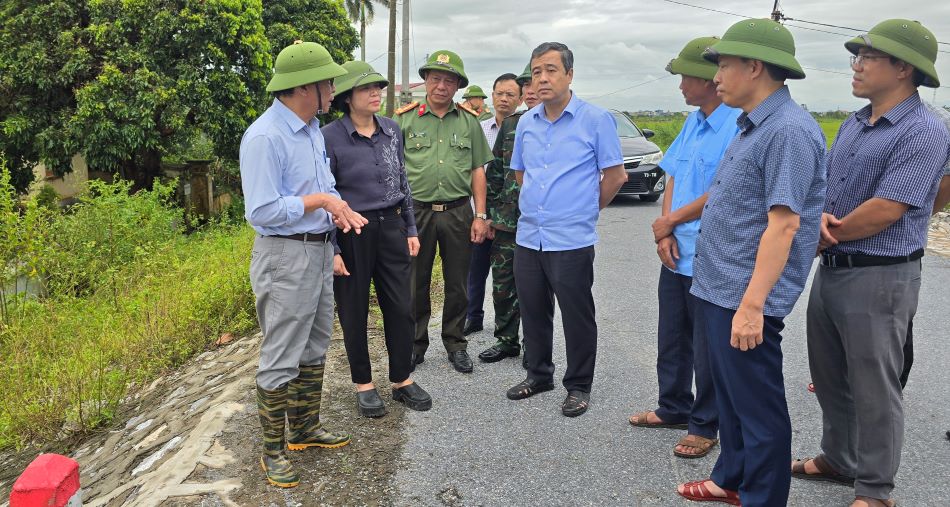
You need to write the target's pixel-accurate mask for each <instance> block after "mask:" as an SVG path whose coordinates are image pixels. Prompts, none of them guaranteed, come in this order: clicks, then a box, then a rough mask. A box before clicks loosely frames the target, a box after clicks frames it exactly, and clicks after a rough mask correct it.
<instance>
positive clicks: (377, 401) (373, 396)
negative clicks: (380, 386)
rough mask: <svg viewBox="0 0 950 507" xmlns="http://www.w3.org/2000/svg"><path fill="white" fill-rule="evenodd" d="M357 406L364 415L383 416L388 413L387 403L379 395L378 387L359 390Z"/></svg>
mask: <svg viewBox="0 0 950 507" xmlns="http://www.w3.org/2000/svg"><path fill="white" fill-rule="evenodd" d="M356 408H357V409H358V410H359V412H360V415H361V416H363V417H382V416H384V415H386V404H385V403H383V399H382V398H380V397H379V392H377V391H376V389H370V390H369V391H357V393H356Z"/></svg>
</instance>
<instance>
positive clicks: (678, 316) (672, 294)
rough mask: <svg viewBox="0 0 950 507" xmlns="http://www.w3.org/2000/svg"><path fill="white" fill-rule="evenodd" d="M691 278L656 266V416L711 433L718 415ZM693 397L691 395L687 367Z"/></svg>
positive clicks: (698, 432) (694, 431) (703, 434)
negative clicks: (657, 317) (690, 290)
mask: <svg viewBox="0 0 950 507" xmlns="http://www.w3.org/2000/svg"><path fill="white" fill-rule="evenodd" d="M692 285H693V278H692V277H689V276H685V275H681V274H679V273H674V272H673V271H670V270H669V269H667V268H665V267H661V268H660V283H659V285H658V288H657V295H658V297H659V314H660V315H659V317H660V319H659V326H658V328H657V356H656V376H657V379H658V380H659V387H660V398H659V400H658V408H657V409H656V415H657V417H659V418H660V419H662V420H663V421H664V422H667V423H670V424H679V423H684V422H689V434H690V435H699V436H701V437H706V438H716V433H717V432H718V430H719V417H718V411H717V410H716V393H715V390H714V388H713V381H712V373H710V371H709V351H708V348H707V345H706V333H705V331H704V330H703V328H702V326H699V325H697V322H696V321H697V319H696V318H695V313H696V312H695V305H696V303H695V302H696V296H694V295H692V294H690V293H689V289H690V287H691V286H692ZM694 370H695V371H696V396H695V398H694V397H693V371H694Z"/></svg>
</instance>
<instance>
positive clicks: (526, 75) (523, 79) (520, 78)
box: [515, 62, 531, 86]
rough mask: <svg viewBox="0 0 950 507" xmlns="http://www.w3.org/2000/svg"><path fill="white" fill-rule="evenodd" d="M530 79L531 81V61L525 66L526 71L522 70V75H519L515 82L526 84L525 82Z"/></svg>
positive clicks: (521, 84) (520, 84)
mask: <svg viewBox="0 0 950 507" xmlns="http://www.w3.org/2000/svg"><path fill="white" fill-rule="evenodd" d="M528 81H531V63H530V62H529V63H528V65H525V66H524V72H522V73H521V75H520V76H518V78H517V79H515V82H516V83H518V85H519V86H524V84H525V83H527V82H528Z"/></svg>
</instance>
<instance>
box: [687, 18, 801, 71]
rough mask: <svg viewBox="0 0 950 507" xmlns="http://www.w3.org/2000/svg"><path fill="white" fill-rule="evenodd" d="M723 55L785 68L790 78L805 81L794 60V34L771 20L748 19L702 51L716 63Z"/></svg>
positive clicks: (708, 58) (731, 27)
mask: <svg viewBox="0 0 950 507" xmlns="http://www.w3.org/2000/svg"><path fill="white" fill-rule="evenodd" d="M720 56H738V57H740V58H749V59H752V60H759V61H761V62H765V63H768V64H771V65H774V66H776V67H779V68H781V69H784V70H785V71H786V73H787V76H788V78H789V79H804V78H805V71H803V70H802V66H801V65H799V63H798V60H796V59H795V38H794V37H792V32H789V31H788V28H785V27H784V26H782V25H781V24H779V23H777V22H775V21H772V20H771V19H746V20H743V21H740V22H738V23H736V24H734V25H732V26H730V27H729V29H728V30H726V33H725V34H723V36H722V38H721V39H720V40H719V42H717V43H715V44H713V45H712V46H710V47H709V49H707V50H706V51H704V52H703V58H705V59H706V60H709V61H710V62H713V63H718V62H719V57H720Z"/></svg>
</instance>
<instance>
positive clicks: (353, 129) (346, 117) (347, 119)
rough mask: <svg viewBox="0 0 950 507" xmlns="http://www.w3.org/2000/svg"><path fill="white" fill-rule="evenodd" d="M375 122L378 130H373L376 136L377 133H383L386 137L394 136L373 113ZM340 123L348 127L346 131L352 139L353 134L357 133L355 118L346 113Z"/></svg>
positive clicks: (345, 127)
mask: <svg viewBox="0 0 950 507" xmlns="http://www.w3.org/2000/svg"><path fill="white" fill-rule="evenodd" d="M373 122H374V123H375V124H376V132H373V135H374V136H375V135H376V134H382V135H384V136H386V137H392V136H390V135H389V132H386V129H384V128H383V126H382V125H380V124H379V120H378V119H377V118H376V115H375V114H374V115H373ZM340 125H342V126H343V128H344V129H346V133H347V134H348V135H349V137H350V139H352V138H353V134H355V133H356V126H355V125H353V119H352V118H350V115H348V114H344V115H343V117H341V118H340ZM360 135H362V134H360Z"/></svg>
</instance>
